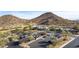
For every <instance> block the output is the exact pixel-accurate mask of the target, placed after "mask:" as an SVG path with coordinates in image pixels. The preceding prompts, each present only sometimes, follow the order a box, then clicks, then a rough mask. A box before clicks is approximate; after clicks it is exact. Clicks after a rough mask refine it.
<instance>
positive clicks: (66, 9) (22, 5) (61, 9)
mask: <svg viewBox="0 0 79 59" xmlns="http://www.w3.org/2000/svg"><path fill="white" fill-rule="evenodd" d="M2 11H4V12H2ZM7 11H8V12H7ZM9 11H11V12H9ZM13 11H15V12H13ZM17 11H18V12H17ZM19 11H22V12H19ZM25 11H26V12H25ZM28 11H29V12H28ZM34 11H38V12H34ZM39 11H42V12H39ZM43 11H51V12H53V13H55V14H56V15H59V16H61V17H64V18H67V19H70V20H75V19H79V0H0V16H1V15H4V14H13V15H15V16H18V17H20V18H26V19H31V18H35V17H37V16H39V15H41V14H43V13H45V12H43Z"/></svg>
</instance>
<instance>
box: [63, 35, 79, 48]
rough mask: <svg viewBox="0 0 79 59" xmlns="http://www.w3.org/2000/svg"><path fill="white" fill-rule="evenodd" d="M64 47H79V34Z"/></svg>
mask: <svg viewBox="0 0 79 59" xmlns="http://www.w3.org/2000/svg"><path fill="white" fill-rule="evenodd" d="M63 48H79V36H78V37H76V38H75V39H74V40H73V41H72V42H70V43H69V44H67V45H66V46H64V47H63Z"/></svg>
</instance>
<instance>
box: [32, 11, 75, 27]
mask: <svg viewBox="0 0 79 59" xmlns="http://www.w3.org/2000/svg"><path fill="white" fill-rule="evenodd" d="M31 21H32V22H33V23H36V24H40V25H61V26H72V24H73V25H75V22H74V21H71V20H68V19H64V18H62V17H60V16H57V15H55V14H54V13H52V12H46V13H44V14H42V15H40V16H38V17H36V18H34V19H31Z"/></svg>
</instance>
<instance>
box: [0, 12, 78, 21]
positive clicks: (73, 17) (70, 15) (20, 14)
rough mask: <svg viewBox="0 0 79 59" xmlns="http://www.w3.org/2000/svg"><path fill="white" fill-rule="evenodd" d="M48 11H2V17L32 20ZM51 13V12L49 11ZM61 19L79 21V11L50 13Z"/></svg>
mask: <svg viewBox="0 0 79 59" xmlns="http://www.w3.org/2000/svg"><path fill="white" fill-rule="evenodd" d="M46 12H47V11H0V16H3V15H14V16H17V17H19V18H24V19H32V18H35V17H38V16H40V15H41V14H43V13H46ZM48 12H49V11H48ZM50 12H52V13H54V14H56V15H58V16H60V17H63V18H65V19H70V20H78V19H79V11H50Z"/></svg>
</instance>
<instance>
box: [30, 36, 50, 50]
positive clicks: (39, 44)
mask: <svg viewBox="0 0 79 59" xmlns="http://www.w3.org/2000/svg"><path fill="white" fill-rule="evenodd" d="M48 41H51V39H50V38H49V37H46V38H45V39H44V40H42V39H38V40H36V41H34V42H32V43H30V44H29V46H30V47H31V48H47V46H48V45H49V44H50V42H48Z"/></svg>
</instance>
